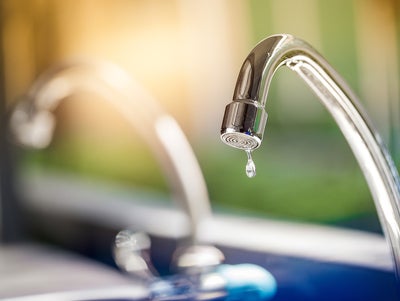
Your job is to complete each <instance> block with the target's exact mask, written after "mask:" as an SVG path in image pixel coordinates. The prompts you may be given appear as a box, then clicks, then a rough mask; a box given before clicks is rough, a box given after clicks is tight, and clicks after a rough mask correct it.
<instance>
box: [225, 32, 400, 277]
mask: <svg viewBox="0 0 400 301" xmlns="http://www.w3.org/2000/svg"><path fill="white" fill-rule="evenodd" d="M281 66H287V67H288V68H289V69H291V70H293V71H294V72H296V73H297V74H298V75H299V76H300V77H301V78H302V79H303V80H304V81H305V82H306V84H307V85H308V86H309V87H310V88H311V89H312V91H313V92H314V93H315V94H316V95H317V96H318V98H319V100H320V101H321V103H322V104H323V105H324V106H325V107H326V109H327V110H328V111H329V112H330V114H331V115H332V117H333V118H334V120H335V121H336V123H337V125H338V126H339V128H340V129H341V131H342V133H343V135H344V136H345V138H346V140H347V142H348V144H349V145H350V147H351V149H352V151H353V153H354V155H355V157H356V159H357V160H358V163H359V165H360V167H361V169H362V171H363V174H364V177H365V178H366V181H367V183H368V185H369V189H370V191H371V194H372V196H373V199H374V202H375V206H376V209H377V212H378V215H379V218H380V222H381V225H382V228H383V231H384V233H385V235H386V238H387V241H388V242H389V244H390V247H391V251H392V255H393V258H394V262H395V266H396V273H397V275H398V276H399V275H400V208H399V206H400V184H399V176H398V172H397V170H396V168H395V166H394V164H393V161H392V159H391V157H390V155H389V153H388V152H387V150H386V148H385V146H384V145H383V143H382V140H381V138H380V137H379V135H378V133H377V132H376V130H375V129H374V127H373V126H372V125H371V123H370V121H369V120H368V117H367V114H366V113H365V112H364V111H363V109H362V108H361V106H360V104H359V101H358V99H357V97H356V96H355V95H354V94H353V92H352V91H351V89H350V88H349V87H348V86H347V85H346V84H345V82H344V81H343V80H342V78H341V77H340V76H339V75H338V74H337V73H336V72H335V71H334V70H333V69H332V67H331V66H330V65H329V64H328V63H327V62H326V61H325V59H323V58H322V57H321V55H319V54H318V53H317V52H316V51H315V50H314V49H313V48H312V47H311V46H310V45H308V44H307V43H306V42H304V41H302V40H300V39H297V38H295V37H293V36H291V35H286V34H282V35H274V36H271V37H269V38H267V39H265V40H263V41H261V42H260V43H259V44H258V45H256V47H255V48H254V49H253V50H252V51H251V53H250V54H249V55H248V57H247V58H246V60H245V61H244V63H243V65H242V68H241V70H240V73H239V76H238V80H237V83H236V88H235V91H234V95H233V102H232V103H231V104H229V105H228V106H227V107H226V110H225V115H224V118H223V122H222V127H221V139H222V140H223V142H225V143H227V144H228V145H231V146H233V147H238V146H239V148H242V149H245V150H252V149H255V148H257V147H258V146H259V145H260V143H261V140H262V135H263V132H264V127H265V122H264V121H265V120H266V114H265V111H264V108H265V104H266V101H267V95H268V89H269V86H270V83H271V80H272V77H273V75H274V73H275V72H276V70H277V69H278V68H279V67H281ZM235 133H236V134H235ZM231 137H233V138H231ZM242 137H245V140H246V141H245V142H241V141H240V139H242ZM252 139H253V140H254V141H253V142H249V141H248V140H252Z"/></svg>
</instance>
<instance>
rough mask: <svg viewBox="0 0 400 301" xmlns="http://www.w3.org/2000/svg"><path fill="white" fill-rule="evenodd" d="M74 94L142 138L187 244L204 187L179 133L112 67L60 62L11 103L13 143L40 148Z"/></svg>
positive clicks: (201, 213)
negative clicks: (87, 96)
mask: <svg viewBox="0 0 400 301" xmlns="http://www.w3.org/2000/svg"><path fill="white" fill-rule="evenodd" d="M80 92H89V93H93V94H95V95H99V96H100V97H102V98H103V99H105V100H107V101H109V102H110V103H111V104H112V105H113V106H114V107H115V108H116V109H117V110H118V111H119V112H120V113H121V114H122V115H123V116H124V117H125V118H126V120H127V121H128V122H129V124H130V125H131V126H132V127H133V128H134V129H135V130H136V131H137V132H138V133H139V134H141V135H142V137H143V139H144V141H145V142H147V143H148V145H149V146H150V149H151V150H152V151H153V152H154V155H155V157H156V158H157V159H158V161H159V163H160V164H161V166H162V168H163V170H164V174H165V178H166V180H167V181H169V184H170V186H171V190H172V191H173V192H174V193H175V198H176V199H177V201H178V203H179V205H180V207H182V208H183V210H184V212H185V213H186V215H187V217H188V220H189V225H188V226H189V228H190V231H189V238H191V240H192V242H196V240H197V232H198V227H199V225H200V223H201V222H202V220H203V219H205V218H207V217H208V216H209V215H210V213H211V210H210V201H209V198H208V192H207V188H206V184H205V181H204V178H203V175H202V172H201V169H200V167H199V164H198V162H197V160H196V157H195V155H194V153H193V150H192V148H191V146H190V144H189V142H188V141H187V139H186V136H185V135H184V133H183V131H182V129H181V128H180V126H179V125H178V123H177V122H176V121H175V119H174V118H172V117H171V116H170V115H168V114H166V113H165V112H163V110H162V109H161V108H160V107H159V105H158V104H157V103H156V101H155V100H154V99H153V97H151V96H150V95H149V94H148V93H147V92H146V91H145V90H144V89H143V88H142V87H141V86H140V85H139V84H138V83H136V82H135V81H133V80H132V78H131V77H130V76H129V75H128V74H127V73H126V72H125V71H124V70H122V69H121V68H119V67H117V66H116V65H113V64H110V63H105V62H98V61H95V62H94V61H88V60H74V61H68V62H64V63H63V64H60V65H58V66H56V67H55V68H53V69H50V70H49V71H48V72H45V73H44V74H43V75H42V76H41V77H39V78H38V79H37V81H36V82H35V83H34V84H33V85H32V87H31V89H30V90H29V91H28V92H27V94H26V95H25V97H24V98H23V99H22V100H21V101H20V102H18V103H17V105H16V107H15V108H14V110H13V112H12V114H11V117H10V129H11V132H12V133H13V134H14V136H15V137H16V140H17V142H19V143H21V144H22V145H25V146H31V147H34V148H44V147H46V146H47V145H48V144H49V143H50V142H51V139H52V134H53V130H54V127H55V117H54V114H53V111H54V110H55V108H56V107H57V106H58V105H59V104H60V102H61V101H62V100H63V99H66V98H67V97H68V96H71V95H75V94H77V93H80Z"/></svg>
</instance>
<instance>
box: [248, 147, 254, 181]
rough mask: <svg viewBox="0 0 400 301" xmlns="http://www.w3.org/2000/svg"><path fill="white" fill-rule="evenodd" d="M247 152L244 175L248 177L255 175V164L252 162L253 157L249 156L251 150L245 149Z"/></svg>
mask: <svg viewBox="0 0 400 301" xmlns="http://www.w3.org/2000/svg"><path fill="white" fill-rule="evenodd" d="M246 154H247V164H246V175H247V176H248V177H249V178H253V177H255V176H256V165H255V164H254V161H253V158H252V157H251V151H250V150H246Z"/></svg>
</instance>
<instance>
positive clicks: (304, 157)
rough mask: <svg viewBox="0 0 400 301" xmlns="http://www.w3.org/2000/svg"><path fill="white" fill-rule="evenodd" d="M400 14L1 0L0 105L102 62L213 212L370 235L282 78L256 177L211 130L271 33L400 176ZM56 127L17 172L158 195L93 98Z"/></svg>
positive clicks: (353, 166) (362, 4) (142, 155)
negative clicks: (194, 168) (347, 95)
mask: <svg viewBox="0 0 400 301" xmlns="http://www.w3.org/2000/svg"><path fill="white" fill-rule="evenodd" d="M399 7H400V6H399V1H398V0H391V1H389V0H384V1H376V0H374V1H373V0H367V1H361V0H352V1H347V0H335V1H333V0H328V1H322V0H320V1H318V0H307V1H289V0H284V1H283V0H282V1H278V0H271V1H258V0H252V1H227V0H226V1H155V0H152V1H141V0H136V1H123V0H117V1H107V0H99V1H91V0H84V1H64V2H62V1H51V0H49V1H45V0H42V1H39V0H38V1H29V2H26V1H15V0H14V1H13V0H5V1H2V3H1V9H2V28H3V34H2V36H3V44H4V45H3V46H4V48H3V53H2V54H3V58H4V62H5V63H4V69H5V83H6V85H5V87H6V93H5V95H6V101H7V103H8V105H9V106H11V105H12V103H13V102H14V101H15V100H16V99H17V97H18V96H19V95H22V94H23V93H24V92H25V91H26V90H27V89H28V88H29V86H30V85H31V84H32V83H33V81H34V79H35V78H36V77H37V76H38V75H39V74H41V73H42V72H43V71H44V70H46V69H47V68H48V67H50V66H52V65H54V64H56V63H58V62H60V61H61V60H63V59H65V58H69V57H71V56H72V57H76V56H83V57H90V58H101V59H106V60H110V61H113V62H115V63H117V64H119V65H120V66H121V67H123V68H125V69H126V70H127V71H128V72H130V73H131V74H132V76H133V77H135V78H136V79H137V80H139V81H140V82H141V83H143V86H145V87H146V88H147V89H148V90H149V91H150V92H151V93H152V94H154V95H155V97H156V98H157V99H158V100H159V102H160V103H161V105H162V106H163V107H164V108H165V109H166V111H168V112H170V113H171V114H172V115H173V116H174V117H175V118H176V119H177V120H178V122H179V123H180V124H181V125H182V127H183V129H184V131H185V133H186V134H187V136H188V138H189V140H190V142H191V144H192V146H193V149H194V151H195V153H196V155H197V156H198V160H199V162H200V165H201V167H202V169H203V173H204V177H205V179H206V182H207V185H208V189H209V195H210V198H211V200H212V205H213V207H214V210H221V211H228V212H233V213H237V214H245V215H257V216H263V217H271V218H279V219H291V220H299V221H307V222H317V223H325V224H339V225H348V226H353V225H354V226H356V227H359V228H364V229H369V230H376V215H375V209H374V204H373V201H372V198H371V196H370V193H369V190H368V187H367V185H366V183H365V181H364V179H363V176H362V174H361V171H360V170H359V168H358V165H357V163H356V161H355V159H354V157H353V155H352V153H351V151H350V149H349V147H348V146H347V143H346V142H345V140H344V138H343V137H342V135H341V133H340V132H339V130H338V128H337V127H336V125H335V124H334V122H333V121H332V120H331V118H330V116H328V114H327V113H326V112H325V110H324V108H323V107H322V106H321V105H320V103H319V102H318V101H317V99H316V97H315V96H314V95H313V94H312V93H311V92H310V91H309V90H308V88H307V87H305V86H304V84H303V83H302V82H301V81H300V79H298V78H296V76H295V75H294V74H291V72H289V71H288V70H280V71H279V72H278V73H277V75H276V78H275V79H274V81H273V83H272V87H271V93H270V96H269V100H268V103H267V111H268V114H269V120H268V124H267V129H266V134H265V138H264V142H263V145H262V147H261V148H260V149H259V150H257V151H256V152H255V153H254V160H255V163H256V166H257V176H256V177H255V178H253V179H248V178H247V177H246V175H245V172H244V168H245V163H246V155H245V153H243V152H240V151H238V150H234V149H231V148H229V147H227V146H225V145H222V143H220V141H219V126H220V122H221V121H222V115H223V110H224V106H225V105H226V104H228V103H229V102H230V100H231V97H232V93H233V88H234V85H235V81H236V76H237V72H238V70H239V68H240V66H241V64H242V62H243V60H244V59H245V57H246V56H247V54H248V53H249V52H250V50H251V49H252V48H253V47H254V45H255V44H256V43H257V42H258V41H260V40H261V39H263V38H265V37H267V36H269V35H271V34H274V33H290V34H293V35H296V36H299V37H301V38H303V39H304V40H306V41H308V42H309V43H310V44H311V45H313V46H314V47H315V48H316V49H317V50H318V51H319V52H320V53H322V54H323V56H324V57H326V58H327V60H328V61H329V62H330V63H331V64H332V66H333V67H334V68H335V69H336V70H337V71H338V72H339V73H340V74H341V75H342V76H343V78H344V79H345V80H346V81H347V82H348V83H349V85H350V86H351V87H352V88H353V89H354V90H355V92H356V93H357V94H358V95H359V96H360V98H361V101H362V103H363V104H364V106H365V107H366V110H367V111H368V112H369V114H370V117H371V119H372V121H373V122H374V123H375V124H376V126H377V128H378V130H379V131H380V133H381V134H382V137H383V139H384V141H385V143H386V144H387V145H388V147H389V149H390V152H391V154H392V156H393V157H394V159H395V161H396V164H397V167H399V166H400V165H399V162H400V151H399V149H400V147H399V140H400V137H399V135H400V131H399V129H400V121H399V119H400V109H399V107H400V105H399V75H400V73H399V59H398V58H399V41H400V38H399V31H400V29H399V23H400V22H399V11H400V9H399ZM72 20H73V22H72ZM57 115H58V119H59V122H58V126H57V135H56V138H55V140H54V141H53V143H52V145H51V146H50V147H49V148H48V149H46V150H43V151H25V152H24V157H23V161H22V164H21V166H22V170H32V169H34V170H38V169H40V170H46V169H49V168H50V169H55V170H58V171H60V170H61V171H65V172H69V173H73V174H75V175H76V176H77V177H84V178H90V179H101V180H107V181H110V182H111V183H118V184H120V185H124V186H128V187H143V188H145V189H149V190H156V191H159V192H161V193H163V194H165V195H166V196H168V194H169V188H168V187H167V185H166V182H165V179H164V178H163V175H162V173H161V171H160V168H159V167H158V165H157V163H156V162H155V161H154V157H153V156H152V154H151V152H150V151H149V149H148V147H147V146H146V145H144V144H143V141H141V140H140V138H139V137H138V136H137V133H133V132H132V131H131V130H130V128H129V126H128V125H127V124H126V123H125V122H124V120H121V119H122V118H121V117H120V116H118V114H117V113H114V112H113V110H112V109H110V107H107V105H106V104H103V101H102V100H101V99H96V98H95V97H94V96H92V95H83V96H77V97H74V99H69V100H68V101H66V102H64V103H63V104H62V105H61V106H60V107H59V108H58V109H57ZM353 221H356V222H354V223H353ZM368 223H370V224H368Z"/></svg>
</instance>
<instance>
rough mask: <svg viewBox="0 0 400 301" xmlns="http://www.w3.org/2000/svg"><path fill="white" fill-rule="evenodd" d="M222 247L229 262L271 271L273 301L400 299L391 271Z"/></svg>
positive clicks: (378, 300) (392, 300)
mask: <svg viewBox="0 0 400 301" xmlns="http://www.w3.org/2000/svg"><path fill="white" fill-rule="evenodd" d="M221 249H222V251H223V252H224V254H225V256H226V258H227V261H228V262H229V263H235V262H244V261H246V262H250V263H253V264H258V265H260V266H263V267H264V268H266V269H267V270H268V271H270V272H271V274H272V275H273V276H274V277H275V279H276V281H277V284H278V288H277V293H276V295H275V297H274V298H272V299H271V300H274V301H275V300H276V301H278V300H282V301H283V300H291V301H303V300H304V301H306V300H307V301H313V300H315V301H317V300H319V301H320V300H323V301H334V300H335V301H338V300H340V301H346V300H349V301H350V300H351V301H355V300H363V301H369V300H377V301H394V300H400V298H399V296H400V295H399V291H398V286H397V283H396V279H395V275H394V273H392V272H389V271H384V270H378V269H369V268H363V267H359V266H351V265H345V264H337V263H329V262H321V261H317V260H308V259H301V258H292V257H285V256H281V255H279V256H278V255H274V254H263V253H257V252H249V251H242V250H235V249H229V248H221Z"/></svg>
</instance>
